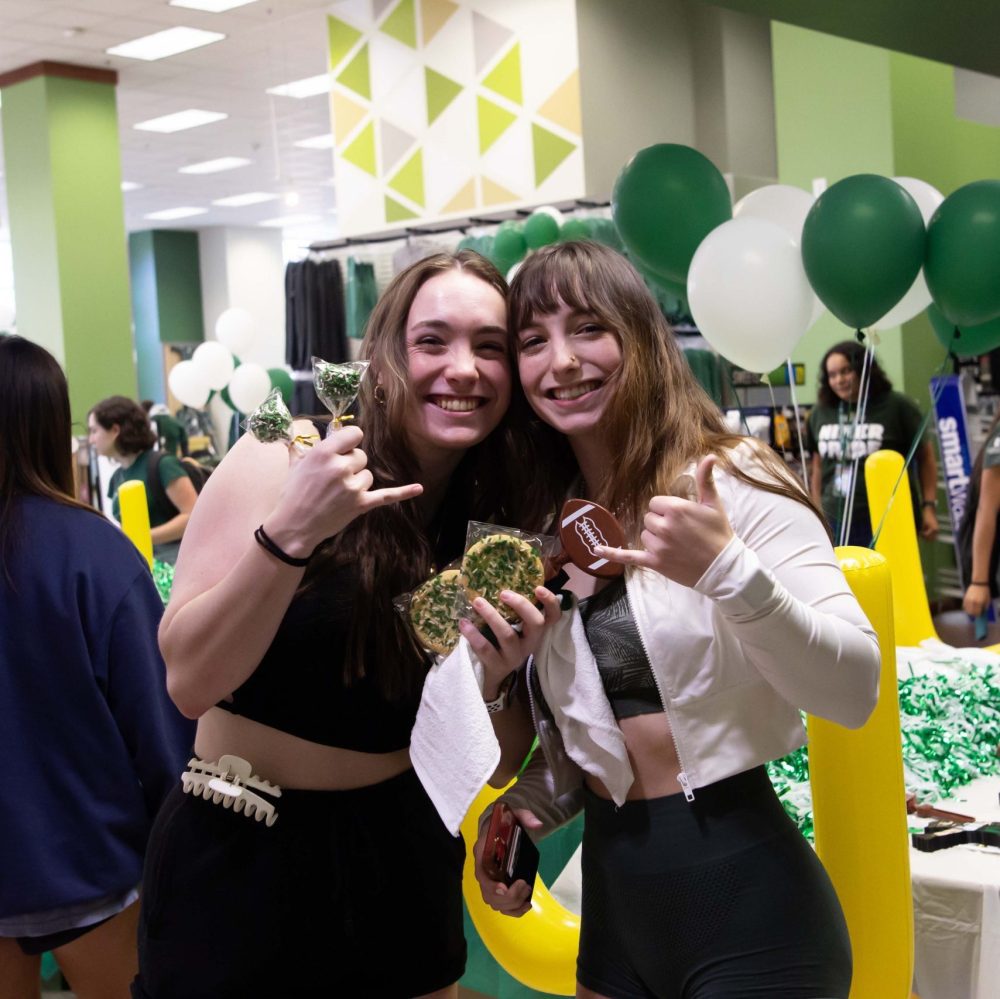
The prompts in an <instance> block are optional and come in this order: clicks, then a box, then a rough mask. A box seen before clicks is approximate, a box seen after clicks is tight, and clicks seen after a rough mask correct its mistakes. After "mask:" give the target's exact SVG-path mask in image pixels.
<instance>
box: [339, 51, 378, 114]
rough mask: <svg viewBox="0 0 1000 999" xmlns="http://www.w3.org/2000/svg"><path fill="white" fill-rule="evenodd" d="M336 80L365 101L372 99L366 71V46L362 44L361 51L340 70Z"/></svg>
mask: <svg viewBox="0 0 1000 999" xmlns="http://www.w3.org/2000/svg"><path fill="white" fill-rule="evenodd" d="M337 82H338V83H342V84H343V85H344V86H345V87H347V88H348V89H349V90H353V91H354V92H355V93H356V94H360V95H361V96H362V97H363V98H364V99H365V100H366V101H370V100H371V99H372V85H371V77H370V75H369V73H368V46H367V45H364V46H362V48H361V51H360V52H359V53H358V54H357V55H356V56H355V57H354V58H353V59H352V60H351V61H350V62H349V63H348V64H347V65H346V66H345V67H344V69H343V70H341V73H340V75H339V76H338V77H337Z"/></svg>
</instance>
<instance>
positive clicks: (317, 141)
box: [295, 132, 333, 149]
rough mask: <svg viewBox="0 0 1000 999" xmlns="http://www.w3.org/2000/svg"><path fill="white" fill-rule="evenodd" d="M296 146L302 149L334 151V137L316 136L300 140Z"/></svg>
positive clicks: (330, 135)
mask: <svg viewBox="0 0 1000 999" xmlns="http://www.w3.org/2000/svg"><path fill="white" fill-rule="evenodd" d="M295 145H297V146H300V147H301V148H302V149H333V135H332V134H331V133H329V132H327V134H326V135H314V136H313V137H312V138H311V139H300V140H299V141H298V142H296V143H295Z"/></svg>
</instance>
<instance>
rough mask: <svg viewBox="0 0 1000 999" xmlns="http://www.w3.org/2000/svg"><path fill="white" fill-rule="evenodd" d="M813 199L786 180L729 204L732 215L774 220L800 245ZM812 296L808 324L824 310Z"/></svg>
mask: <svg viewBox="0 0 1000 999" xmlns="http://www.w3.org/2000/svg"><path fill="white" fill-rule="evenodd" d="M815 200H816V199H815V198H814V197H813V196H812V195H811V194H810V193H809V192H808V191H803V190H802V188H801V187H792V186H791V185H790V184H768V185H767V186H766V187H758V188H757V190H756V191H751V192H750V193H749V194H746V195H744V196H743V197H742V198H740V200H739V201H737V202H736V204H735V205H733V218H734V219H742V218H754V219H765V220H767V221H768V222H775V223H777V224H778V225H780V226H781V228H782V229H784V230H785V232H787V233H788V235H789V236H791V237H792V239H794V240H795V243H796V245H797V246H801V245H802V226H803V225H804V224H805V221H806V216H807V215H808V214H809V209H810V208H812V206H813V203H814V202H815ZM813 299H814V301H813V307H812V316H811V318H810V320H809V326H810V327H811V326H812V325H813V323H815V322H816V320H817V319H819V317H820V316H821V315H823V313H824V312H826V306H825V305H823V303H822V302H821V301H820V300H819V296H818V295H816V294H815V292H814V293H813Z"/></svg>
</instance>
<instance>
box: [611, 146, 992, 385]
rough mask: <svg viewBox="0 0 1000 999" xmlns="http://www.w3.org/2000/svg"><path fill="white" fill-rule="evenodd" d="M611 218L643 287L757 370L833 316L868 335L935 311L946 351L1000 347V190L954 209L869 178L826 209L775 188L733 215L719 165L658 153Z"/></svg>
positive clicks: (979, 191) (622, 181)
mask: <svg viewBox="0 0 1000 999" xmlns="http://www.w3.org/2000/svg"><path fill="white" fill-rule="evenodd" d="M612 215H613V218H614V221H615V223H616V225H617V229H618V232H619V233H620V235H621V239H622V240H623V242H624V245H625V248H626V251H627V252H628V254H629V256H630V257H631V258H632V260H633V262H634V263H635V264H636V265H637V267H638V269H639V270H640V271H641V272H642V273H643V274H644V276H646V277H647V279H652V280H653V281H654V282H656V283H657V284H658V285H660V286H661V287H662V288H663V289H664V290H666V291H667V292H669V293H671V294H674V295H679V296H681V297H684V296H686V298H687V301H688V303H689V305H690V311H691V315H692V318H693V319H694V321H695V323H696V324H697V326H698V328H699V330H700V331H701V333H702V334H703V335H704V336H705V338H706V339H707V340H708V341H709V342H710V343H711V344H712V346H713V347H715V349H716V350H718V352H719V353H720V354H722V355H724V356H725V357H727V358H728V359H729V360H730V361H732V362H733V363H734V364H737V365H738V366H740V367H742V368H746V369H747V370H749V371H763V372H766V371H771V370H772V369H774V368H775V367H777V366H778V365H779V364H781V363H782V362H783V361H784V360H785V359H787V358H788V357H789V355H790V354H791V352H792V350H793V348H794V347H795V345H796V344H797V343H798V341H799V340H800V339H801V338H802V336H803V334H804V333H805V332H806V330H807V329H808V328H809V327H810V326H811V325H812V324H813V323H814V322H815V321H816V319H817V318H818V317H819V315H820V314H821V313H822V311H823V309H824V307H825V308H826V309H829V311H830V312H831V313H833V315H835V316H836V317H837V318H838V319H840V320H841V321H842V322H844V323H846V324H847V325H848V326H850V327H852V328H853V329H858V330H861V329H866V328H871V329H887V328H889V327H892V326H897V325H899V324H900V323H903V322H906V321H908V320H910V319H912V318H913V317H914V316H916V315H917V314H918V313H919V312H921V311H923V310H924V309H926V308H928V307H929V306H930V309H929V317H930V319H931V322H932V324H933V326H934V329H935V332H936V333H937V336H938V338H939V339H940V340H941V342H942V343H943V344H944V345H945V346H946V347H948V349H949V350H952V351H953V352H955V353H958V354H964V355H977V354H981V353H985V352H986V351H987V350H991V349H993V348H994V347H996V346H1000V181H997V180H983V181H977V182H976V183H973V184H968V185H966V186H965V187H962V188H960V189H959V190H957V191H955V192H954V193H953V194H951V195H950V196H949V197H948V198H944V197H943V196H942V195H941V194H940V193H939V192H938V191H937V190H935V189H934V188H933V187H932V186H931V185H930V184H927V183H925V182H924V181H922V180H918V179H916V178H912V177H895V178H891V179H890V178H888V177H880V176H876V175H873V174H858V175H855V176H852V177H846V178H845V179H843V180H841V181H838V182H837V183H836V184H833V185H832V186H831V187H829V188H828V189H827V190H826V191H824V192H823V193H822V194H821V195H820V196H819V197H818V198H816V199H815V200H814V199H813V197H812V196H811V195H810V194H808V193H807V192H805V191H803V190H800V189H799V188H796V187H790V186H788V185H784V184H775V185H771V186H768V187H763V188H760V189H758V190H756V191H753V192H751V193H750V194H748V195H747V196H746V197H744V198H743V199H742V200H740V201H738V202H737V203H736V205H735V206H733V205H731V202H730V196H729V190H728V187H727V185H726V181H725V179H724V178H723V176H722V174H721V173H720V172H719V171H718V169H716V167H715V166H714V164H712V162H711V161H710V160H708V159H707V158H706V157H705V156H703V155H702V154H701V153H699V152H697V151H696V150H694V149H691V148H690V147H688V146H682V145H675V144H671V143H661V144H658V145H655V146H649V147H648V148H646V149H642V150H640V151H639V152H638V153H636V154H635V155H634V156H633V157H632V159H631V160H629V162H628V163H626V165H625V166H624V168H623V169H622V171H621V173H620V174H619V176H618V179H617V181H616V183H615V188H614V192H613V194H612ZM932 299H933V305H932V304H931V303H932Z"/></svg>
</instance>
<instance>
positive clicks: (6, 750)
mask: <svg viewBox="0 0 1000 999" xmlns="http://www.w3.org/2000/svg"><path fill="white" fill-rule="evenodd" d="M71 441H72V438H71V424H70V410H69V393H68V389H67V386H66V378H65V376H64V375H63V373H62V371H61V369H60V368H59V365H58V363H57V362H56V360H55V358H53V357H52V355H51V354H49V353H48V352H47V351H45V350H43V349H42V348H41V347H39V346H37V345H35V344H33V343H30V342H29V341H27V340H24V339H22V338H21V337H18V336H9V337H0V718H2V719H3V721H2V723H0V759H2V760H3V767H4V778H3V781H2V782H0V813H2V815H3V819H2V821H0V996H2V997H4V999H26V997H31V996H37V995H38V994H39V992H38V986H39V967H40V962H41V955H42V953H44V952H45V951H52V952H53V954H54V955H55V958H56V961H57V962H58V964H59V966H60V968H61V969H62V972H63V974H64V975H65V976H66V978H67V979H68V980H69V982H70V985H71V987H72V989H73V991H74V993H75V994H76V996H77V997H79V999H119V997H120V999H125V997H126V996H127V995H128V987H129V982H130V981H131V979H132V977H133V975H134V974H135V970H136V967H137V958H136V943H135V935H136V922H137V917H138V909H139V906H138V904H137V903H136V898H137V897H138V887H139V879H140V874H141V872H142V861H143V854H144V851H145V848H146V840H147V837H148V835H149V830H150V827H151V825H152V822H153V817H154V816H155V814H156V812H157V810H158V809H159V806H160V804H161V802H162V800H163V798H164V796H165V795H166V793H167V791H168V790H169V788H170V786H171V784H172V783H174V782H175V781H176V779H177V774H178V772H179V770H180V769H181V768H182V767H183V766H184V762H185V761H186V760H187V758H188V753H189V750H190V746H191V738H192V736H193V726H192V725H191V724H190V723H189V722H187V721H185V720H184V719H183V718H182V717H181V716H180V714H179V713H178V712H177V709H176V708H175V707H174V706H173V704H172V703H171V702H170V699H169V698H168V696H167V691H166V677H165V672H164V667H163V660H162V659H161V658H160V653H159V650H158V649H157V647H156V628H157V625H158V624H159V621H160V617H161V615H162V613H163V604H162V603H161V601H160V597H159V595H158V594H157V592H156V587H155V586H154V585H153V581H152V578H151V577H150V574H149V569H148V568H147V567H146V564H145V563H144V562H143V560H142V558H141V556H140V555H139V553H138V552H137V551H136V549H135V546H134V545H133V544H132V542H131V541H129V540H128V539H127V538H126V537H124V536H123V535H122V533H121V532H120V531H118V530H117V529H116V528H115V527H114V526H113V525H112V524H110V523H108V521H107V520H106V519H105V518H104V517H102V516H101V515H100V514H99V513H98V512H97V511H96V510H93V509H91V508H90V507H88V506H85V505H83V504H81V503H78V502H77V501H76V500H75V499H73V492H74V490H73V467H72V452H71Z"/></svg>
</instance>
